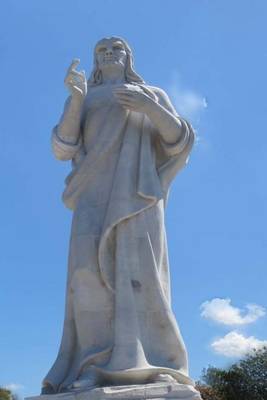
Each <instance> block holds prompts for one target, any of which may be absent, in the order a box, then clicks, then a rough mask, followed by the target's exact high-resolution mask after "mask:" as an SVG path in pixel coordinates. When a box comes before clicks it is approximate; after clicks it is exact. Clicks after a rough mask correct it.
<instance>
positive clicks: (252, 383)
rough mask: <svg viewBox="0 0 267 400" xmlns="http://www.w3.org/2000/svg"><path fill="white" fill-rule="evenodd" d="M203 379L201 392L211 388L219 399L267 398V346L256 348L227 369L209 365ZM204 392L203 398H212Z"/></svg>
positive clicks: (253, 399) (259, 399)
mask: <svg viewBox="0 0 267 400" xmlns="http://www.w3.org/2000/svg"><path fill="white" fill-rule="evenodd" d="M202 381H203V382H204V384H203V383H200V392H201V390H203V391H204V392H205V390H208V389H211V390H212V392H213V396H217V398H218V400H267V348H263V349H260V350H254V352H253V353H252V354H250V355H247V356H246V357H245V358H244V359H243V360H241V361H239V362H238V363H235V364H233V365H232V366H231V367H230V368H228V369H226V370H224V369H220V368H214V367H209V368H208V369H206V370H204V371H203V376H202ZM201 386H202V388H201ZM204 392H203V399H204V400H210V398H209V397H206V398H205V395H206V394H205V393H204ZM201 393H202V392H201ZM207 393H208V392H207ZM208 395H209V394H207V396H208ZM217 398H216V397H215V399H216V400H217Z"/></svg>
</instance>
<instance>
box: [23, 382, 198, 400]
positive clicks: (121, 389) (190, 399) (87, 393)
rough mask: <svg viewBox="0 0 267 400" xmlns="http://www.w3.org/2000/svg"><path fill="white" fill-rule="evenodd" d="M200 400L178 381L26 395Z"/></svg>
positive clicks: (67, 399)
mask: <svg viewBox="0 0 267 400" xmlns="http://www.w3.org/2000/svg"><path fill="white" fill-rule="evenodd" d="M139 399H140V400H141V399H142V400H147V399H155V400H159V399H161V400H163V399H169V400H171V399H179V400H201V397H200V395H199V392H197V391H196V390H195V389H194V388H192V386H189V385H182V384H178V383H172V384H167V385H166V384H164V383H161V384H147V385H131V386H127V385H126V386H107V387H101V388H96V389H92V390H80V391H79V390H76V391H73V392H68V393H61V394H55V395H42V396H35V397H28V398H27V399H26V400H139Z"/></svg>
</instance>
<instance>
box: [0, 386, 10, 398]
mask: <svg viewBox="0 0 267 400" xmlns="http://www.w3.org/2000/svg"><path fill="white" fill-rule="evenodd" d="M0 400H12V393H11V391H10V390H7V389H4V388H1V387H0Z"/></svg>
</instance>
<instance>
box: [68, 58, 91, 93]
mask: <svg viewBox="0 0 267 400" xmlns="http://www.w3.org/2000/svg"><path fill="white" fill-rule="evenodd" d="M79 63H80V60H79V59H78V58H75V59H74V60H73V61H72V63H71V65H70V66H69V68H68V71H67V74H66V77H65V80H64V83H65V85H66V86H67V88H68V89H69V91H70V93H71V94H72V95H73V96H82V97H85V96H86V93H87V80H86V76H85V71H77V70H76V67H77V65H78V64H79Z"/></svg>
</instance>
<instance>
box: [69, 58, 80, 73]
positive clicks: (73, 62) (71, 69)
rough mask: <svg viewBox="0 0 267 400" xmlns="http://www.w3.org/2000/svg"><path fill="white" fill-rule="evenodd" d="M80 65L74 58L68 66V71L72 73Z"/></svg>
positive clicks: (77, 59)
mask: <svg viewBox="0 0 267 400" xmlns="http://www.w3.org/2000/svg"><path fill="white" fill-rule="evenodd" d="M79 64H80V59H79V58H74V59H73V60H72V62H71V64H70V66H69V71H73V70H74V69H75V68H76V67H77V66H78V65H79Z"/></svg>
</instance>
